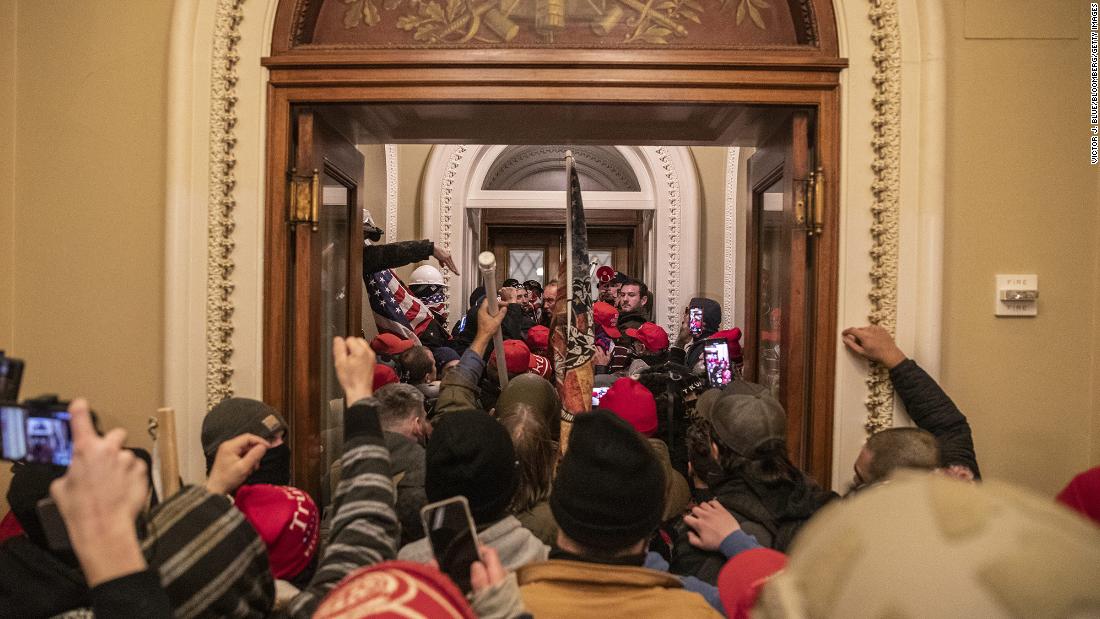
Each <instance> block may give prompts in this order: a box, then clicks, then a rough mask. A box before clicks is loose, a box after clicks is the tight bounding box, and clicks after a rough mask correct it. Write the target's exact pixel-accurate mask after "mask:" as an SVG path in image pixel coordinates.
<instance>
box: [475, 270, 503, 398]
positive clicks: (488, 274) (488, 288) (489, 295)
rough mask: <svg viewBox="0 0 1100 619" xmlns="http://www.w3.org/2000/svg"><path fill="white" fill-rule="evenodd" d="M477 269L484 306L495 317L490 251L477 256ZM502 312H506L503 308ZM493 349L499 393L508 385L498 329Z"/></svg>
mask: <svg viewBox="0 0 1100 619" xmlns="http://www.w3.org/2000/svg"><path fill="white" fill-rule="evenodd" d="M477 267H478V269H480V270H481V277H482V281H483V282H484V283H485V305H486V309H488V310H489V313H490V314H492V315H494V316H495V315H496V313H497V311H498V310H499V308H498V305H497V257H496V256H495V255H493V252H491V251H483V252H481V253H480V254H478V256H477ZM504 311H508V308H507V307H505V308H504ZM493 349H494V354H496V357H497V381H498V382H499V383H500V389H501V391H503V390H504V387H505V386H507V385H508V364H507V363H506V361H505V359H504V336H503V335H501V333H500V328H499V327H498V328H497V330H496V331H495V332H494V333H493Z"/></svg>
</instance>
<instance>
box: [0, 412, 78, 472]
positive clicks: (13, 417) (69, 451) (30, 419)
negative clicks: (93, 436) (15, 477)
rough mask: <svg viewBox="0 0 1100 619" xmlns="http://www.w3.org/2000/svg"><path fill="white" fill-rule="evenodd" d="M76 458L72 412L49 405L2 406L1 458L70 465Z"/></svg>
mask: <svg viewBox="0 0 1100 619" xmlns="http://www.w3.org/2000/svg"><path fill="white" fill-rule="evenodd" d="M72 457H73V434H72V428H71V426H70V425H69V411H67V410H64V409H63V408H61V409H59V408H57V407H48V406H46V407H36V406H18V405H14V404H5V405H0V458H3V459H4V460H12V461H16V462H33V463H38V464H54V465H57V466H69V462H70V461H71V460H72Z"/></svg>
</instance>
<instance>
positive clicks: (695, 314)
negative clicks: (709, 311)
mask: <svg viewBox="0 0 1100 619" xmlns="http://www.w3.org/2000/svg"><path fill="white" fill-rule="evenodd" d="M688 331H691V334H692V335H699V334H700V333H702V332H703V308H701V307H692V308H690V309H688Z"/></svg>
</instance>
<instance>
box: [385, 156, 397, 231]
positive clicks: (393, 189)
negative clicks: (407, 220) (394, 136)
mask: <svg viewBox="0 0 1100 619" xmlns="http://www.w3.org/2000/svg"><path fill="white" fill-rule="evenodd" d="M397 170H398V167H397V145H396V144H386V231H388V232H389V233H390V238H397V183H398V178H397Z"/></svg>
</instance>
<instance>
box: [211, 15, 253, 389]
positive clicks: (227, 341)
mask: <svg viewBox="0 0 1100 619" xmlns="http://www.w3.org/2000/svg"><path fill="white" fill-rule="evenodd" d="M242 4H244V0H221V1H220V2H218V8H217V15H216V17H215V20H216V25H215V29H214V52H213V64H212V66H211V76H210V158H209V166H210V169H209V181H210V193H209V196H208V203H207V220H206V240H207V244H206V248H207V249H206V261H207V263H206V408H207V410H209V409H210V408H211V407H213V406H214V405H215V404H217V403H218V402H220V401H222V400H223V399H225V398H227V397H229V396H232V395H233V383H232V378H233V366H232V364H231V361H232V358H233V298H232V295H233V287H234V285H233V268H234V262H233V247H234V243H233V228H234V226H235V225H236V224H235V223H234V220H233V209H234V208H235V207H236V205H237V203H236V200H235V199H234V197H233V188H234V187H235V185H236V179H235V178H234V175H233V168H234V166H236V163H237V158H236V155H235V154H234V148H235V147H236V143H237V140H236V137H235V135H234V126H235V125H236V124H237V110H236V104H237V95H236V85H237V61H238V60H239V59H240V56H239V55H238V53H237V42H238V41H239V40H240V32H239V27H240V23H241V19H242V17H243V12H242V11H241V5H242Z"/></svg>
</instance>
